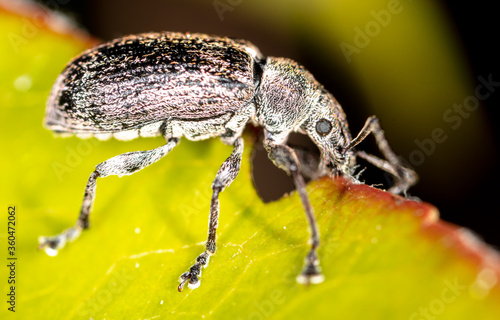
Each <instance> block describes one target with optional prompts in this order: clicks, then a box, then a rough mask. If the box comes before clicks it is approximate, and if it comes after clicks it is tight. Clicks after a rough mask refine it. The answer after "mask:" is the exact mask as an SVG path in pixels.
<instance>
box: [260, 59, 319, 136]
mask: <svg viewBox="0 0 500 320" xmlns="http://www.w3.org/2000/svg"><path fill="white" fill-rule="evenodd" d="M320 86H321V85H320V84H319V83H318V82H317V81H316V80H315V79H314V77H313V76H312V74H310V73H309V71H307V70H306V69H305V68H304V67H303V66H301V65H299V64H298V63H296V62H295V61H293V60H290V59H286V58H275V57H268V58H267V61H266V64H265V66H264V68H263V73H262V79H261V81H260V85H259V88H258V91H257V93H256V96H255V104H256V117H255V120H256V122H257V123H258V124H259V125H260V126H262V127H263V128H264V129H266V130H267V131H268V132H273V133H283V134H284V135H285V134H287V133H289V132H291V131H298V130H299V128H300V125H301V124H302V123H303V122H304V121H305V120H306V119H307V117H308V115H309V112H310V109H311V106H312V104H313V102H314V101H315V99H317V95H318V94H319V91H318V88H319V87H320Z"/></svg>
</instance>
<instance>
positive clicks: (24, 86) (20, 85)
mask: <svg viewBox="0 0 500 320" xmlns="http://www.w3.org/2000/svg"><path fill="white" fill-rule="evenodd" d="M32 85H33V78H32V77H31V76H30V75H29V74H23V75H21V76H19V77H17V78H16V80H14V88H16V90H17V91H21V92H26V91H28V90H29V89H31V86H32Z"/></svg>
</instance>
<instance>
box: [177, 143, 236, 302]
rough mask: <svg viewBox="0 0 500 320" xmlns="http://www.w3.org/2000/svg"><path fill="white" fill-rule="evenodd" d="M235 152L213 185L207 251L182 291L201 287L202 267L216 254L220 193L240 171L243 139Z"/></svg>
mask: <svg viewBox="0 0 500 320" xmlns="http://www.w3.org/2000/svg"><path fill="white" fill-rule="evenodd" d="M233 146H234V148H233V152H232V154H231V155H230V156H229V158H227V159H226V161H224V163H223V164H222V166H221V167H220V168H219V171H217V175H216V176H215V179H214V181H213V183H212V190H213V193H212V200H211V202H210V218H209V222H208V238H207V242H206V250H205V251H204V252H203V253H202V254H200V255H199V256H198V258H196V263H195V264H194V265H193V266H192V267H191V268H190V269H189V271H186V272H184V273H183V274H182V275H181V276H180V278H179V281H180V284H179V286H178V287H177V289H178V290H179V292H180V291H182V289H183V287H184V285H185V284H186V282H188V288H190V289H195V288H198V287H199V286H200V279H199V277H200V275H201V267H206V266H207V265H208V261H209V260H210V256H211V255H213V254H214V253H215V248H216V245H215V235H216V231H217V226H218V224H219V193H220V192H221V191H222V190H224V188H226V187H227V186H229V185H230V184H231V182H233V181H234V179H235V178H236V176H237V175H238V172H239V171H240V165H241V157H242V154H243V138H241V137H238V138H236V140H235V141H234V143H233Z"/></svg>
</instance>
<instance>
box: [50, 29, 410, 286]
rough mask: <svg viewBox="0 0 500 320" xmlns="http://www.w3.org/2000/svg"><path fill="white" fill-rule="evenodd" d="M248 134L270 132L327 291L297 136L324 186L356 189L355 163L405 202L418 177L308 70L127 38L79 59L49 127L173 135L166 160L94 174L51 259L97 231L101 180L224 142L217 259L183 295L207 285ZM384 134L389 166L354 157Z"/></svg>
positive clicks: (192, 40)
mask: <svg viewBox="0 0 500 320" xmlns="http://www.w3.org/2000/svg"><path fill="white" fill-rule="evenodd" d="M248 122H252V123H254V124H256V125H259V126H261V127H263V129H264V146H265V148H266V150H267V151H268V155H269V158H270V159H271V160H272V161H273V163H274V164H275V165H276V166H278V167H279V168H281V169H283V170H285V171H286V172H287V173H288V174H289V175H290V176H291V177H292V178H293V181H294V183H295V186H296V188H297V192H298V193H299V194H300V198H301V201H302V204H303V206H304V209H305V213H306V217H307V220H308V223H309V226H310V228H311V239H310V244H311V249H310V251H309V253H308V255H307V256H306V259H305V267H304V269H303V271H302V272H301V274H300V275H299V276H298V277H297V280H298V281H299V282H301V283H318V282H321V281H322V280H323V276H322V275H321V272H320V267H319V260H318V257H317V254H316V249H317V247H318V246H319V233H318V228H317V226H316V221H315V218H314V213H313V208H312V207H311V204H310V203H309V199H308V196H307V193H306V189H305V183H304V180H303V178H302V176H301V174H300V163H299V160H298V157H297V155H296V152H295V151H294V150H293V149H292V148H290V147H289V146H287V145H286V142H287V138H288V136H289V134H290V133H291V132H299V133H303V134H307V135H308V136H309V137H310V138H311V140H312V141H313V142H314V143H315V144H316V145H317V146H318V148H319V150H320V152H321V160H320V163H319V166H318V168H317V170H318V172H320V173H322V174H343V175H345V176H347V177H349V178H351V179H353V180H355V178H354V176H353V175H354V170H355V161H356V157H357V156H359V157H362V158H364V159H365V160H367V161H368V162H371V163H372V164H374V165H375V166H377V167H379V168H380V169H382V170H385V171H387V172H388V173H390V174H392V175H393V176H394V177H395V184H394V186H392V187H391V189H389V191H391V192H393V193H401V192H406V190H407V189H408V188H409V187H410V186H411V185H413V184H414V183H415V182H416V179H417V177H416V174H415V173H414V172H413V171H412V170H410V169H408V168H406V167H403V166H402V164H401V163H400V161H399V159H398V157H397V156H396V155H395V154H394V152H393V151H392V150H391V149H390V147H389V144H388V142H387V140H386V139H385V136H384V133H383V131H382V129H381V128H380V126H379V123H378V119H377V118H376V117H374V116H372V117H370V118H368V120H367V121H366V123H365V126H364V127H363V128H362V129H361V131H360V133H359V134H358V135H357V136H356V138H354V139H352V138H351V134H350V132H349V129H348V126H347V120H346V116H345V114H344V111H343V110H342V108H341V107H340V105H339V104H338V102H337V101H336V100H335V98H334V97H333V96H332V95H331V94H330V93H329V92H328V91H326V90H325V88H323V86H322V85H321V84H320V83H318V82H317V81H316V80H315V79H314V77H313V76H312V75H311V74H310V73H309V72H308V71H307V70H306V69H305V68H304V67H302V66H301V65H299V64H298V63H296V62H294V61H292V60H290V59H286V58H275V57H267V58H265V57H264V56H263V55H262V54H261V53H260V52H259V50H258V49H257V48H256V47H255V46H254V45H252V44H251V43H249V42H248V41H244V40H237V39H230V38H226V37H217V36H209V35H205V34H194V33H171V32H164V33H146V34H139V35H132V36H127V37H123V38H119V39H116V40H113V41H110V42H108V43H104V44H102V45H99V46H97V47H95V48H93V49H90V50H87V51H85V52H83V53H82V54H80V55H79V56H77V57H76V58H74V59H73V60H72V61H71V62H70V63H69V64H68V65H67V66H66V68H65V69H64V70H63V72H62V73H61V75H60V76H59V77H58V78H57V80H56V82H55V84H54V87H53V89H52V92H51V94H50V97H49V99H48V102H47V110H46V116H45V122H44V123H45V126H46V127H47V128H49V129H51V130H53V131H55V132H58V133H66V134H76V135H78V136H80V137H89V136H95V137H96V138H98V139H108V138H110V137H112V136H113V137H115V138H117V139H120V140H130V139H134V138H136V137H139V136H141V137H153V136H158V135H162V136H163V137H164V138H165V139H166V141H167V142H166V144H165V145H163V146H160V147H158V148H156V149H152V150H146V151H136V152H128V153H125V154H121V155H118V156H115V157H113V158H111V159H108V160H106V161H104V162H102V163H100V164H98V165H97V166H96V168H95V171H94V172H92V174H91V175H90V177H89V180H88V182H87V186H86V189H85V194H84V199H83V203H82V208H81V212H80V215H79V217H78V220H77V222H76V225H75V226H74V227H72V228H69V229H67V230H65V231H64V232H62V233H61V234H59V235H57V236H54V237H40V248H44V249H45V250H46V251H47V253H49V254H55V253H57V250H58V249H60V248H62V247H63V246H64V245H65V243H66V242H67V241H71V240H74V239H75V238H77V237H78V236H79V234H80V232H81V231H82V230H84V229H86V228H88V226H89V215H90V212H91V209H92V204H93V202H94V198H95V188H96V180H97V178H98V177H106V176H109V175H118V176H123V175H129V174H132V173H134V172H137V171H139V170H141V169H143V168H145V167H147V166H148V165H150V164H152V163H154V162H156V161H158V160H159V159H160V158H162V157H163V156H165V155H166V154H167V153H168V152H170V150H172V149H173V148H174V147H175V146H176V145H177V144H178V143H179V141H180V139H181V138H182V137H185V138H187V139H190V140H201V139H207V138H210V137H220V138H221V140H222V142H224V143H226V144H229V145H232V146H233V147H234V149H233V152H232V154H231V156H230V157H229V158H228V159H227V160H226V161H225V162H224V163H223V164H222V166H221V167H220V169H219V171H218V172H217V174H216V176H215V179H214V181H213V184H212V189H213V196H212V200H211V204H210V215H209V230H208V239H207V242H206V250H205V251H204V252H203V253H201V254H200V255H199V256H198V258H197V259H196V262H195V263H194V265H193V266H192V267H191V268H190V269H189V271H187V272H185V273H183V274H182V275H181V277H180V284H179V286H178V289H179V291H181V290H182V288H183V286H184V285H185V284H186V283H188V287H190V288H197V287H198V286H199V284H200V280H199V277H200V274H201V267H206V266H207V264H208V261H209V258H210V256H211V255H213V254H214V253H215V249H216V242H215V240H216V229H217V225H218V219H219V193H220V192H221V191H222V190H223V189H224V188H225V187H227V186H229V185H230V184H231V182H232V181H233V180H234V179H235V178H236V176H237V174H238V172H239V168H240V163H241V156H242V152H243V139H242V138H241V134H242V132H243V129H244V128H245V126H246V124H247V123H248ZM370 133H373V134H374V136H375V138H376V141H377V143H378V145H379V148H380V150H381V152H382V154H383V155H384V157H385V158H386V159H380V158H377V157H375V156H372V155H369V154H367V153H365V152H363V151H358V150H355V149H354V147H355V146H356V145H357V144H358V143H359V142H361V141H362V140H363V139H364V138H365V137H366V136H367V135H368V134H370Z"/></svg>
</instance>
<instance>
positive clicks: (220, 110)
mask: <svg viewBox="0 0 500 320" xmlns="http://www.w3.org/2000/svg"><path fill="white" fill-rule="evenodd" d="M254 50H255V49H254V47H253V46H252V45H251V44H248V45H247V44H245V43H244V42H243V41H239V40H231V39H228V38H219V37H212V36H207V35H203V34H191V35H189V34H181V33H148V34H141V35H135V36H128V37H124V38H120V39H117V40H114V41H112V42H109V43H105V44H102V45H99V46H97V47H95V48H93V49H90V50H87V51H85V52H84V53H82V54H81V55H80V56H78V57H76V58H75V59H74V60H73V61H71V62H70V63H69V64H68V66H67V67H66V69H65V70H64V71H63V72H62V74H61V75H60V76H59V78H58V79H57V81H56V83H55V85H54V87H53V89H52V93H51V95H50V97H49V100H48V103H47V110H46V117H45V125H46V126H47V127H48V128H49V129H51V130H54V131H58V132H70V133H110V132H119V131H125V130H131V129H139V128H142V127H144V126H147V125H149V126H150V127H151V126H154V125H153V124H156V123H159V122H160V121H164V120H167V119H186V120H193V121H196V120H198V119H200V120H201V119H207V118H212V117H218V116H220V115H222V114H226V113H233V112H235V111H237V110H238V109H240V108H241V107H243V106H244V105H246V104H247V103H249V101H250V100H252V98H253V96H254V92H255V86H256V80H255V79H254V76H253V75H254V62H255V59H254V58H255V57H256V56H257V55H258V52H257V53H255V51H254ZM252 54H253V55H252ZM254 55H255V56H254ZM158 127H159V126H158Z"/></svg>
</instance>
